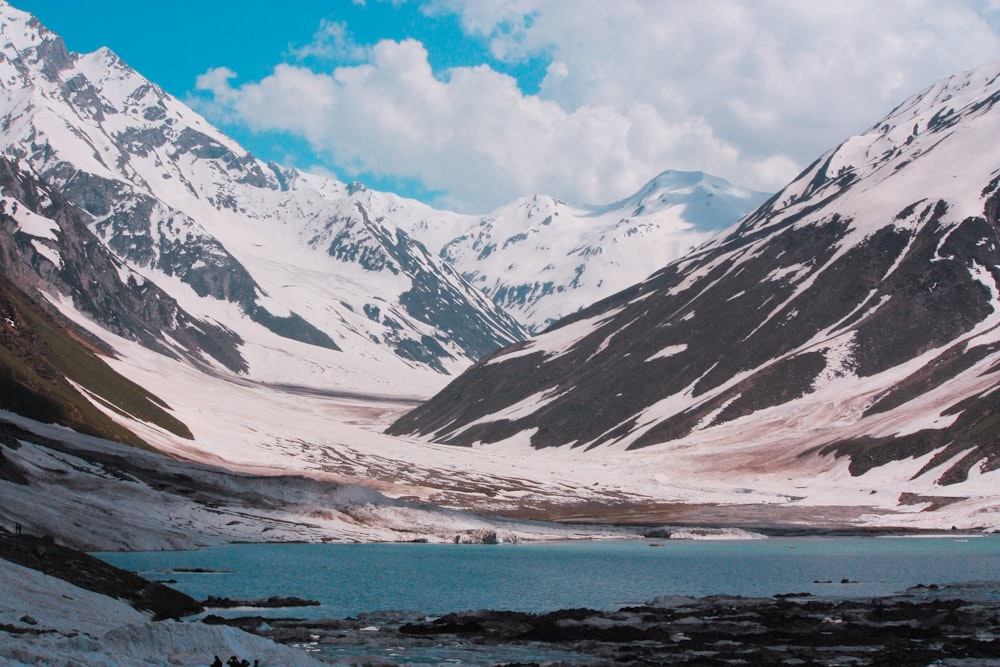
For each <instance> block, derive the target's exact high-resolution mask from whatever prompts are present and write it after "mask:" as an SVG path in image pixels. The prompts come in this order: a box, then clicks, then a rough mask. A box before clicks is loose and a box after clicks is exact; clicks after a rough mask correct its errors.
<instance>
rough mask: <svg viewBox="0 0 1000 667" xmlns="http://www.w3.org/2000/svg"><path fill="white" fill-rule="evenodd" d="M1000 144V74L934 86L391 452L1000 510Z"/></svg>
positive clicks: (574, 320)
mask: <svg viewBox="0 0 1000 667" xmlns="http://www.w3.org/2000/svg"><path fill="white" fill-rule="evenodd" d="M997 128H1000V63H993V64H990V65H986V66H983V67H981V68H978V69H976V70H973V71H970V72H966V73H963V74H960V75H956V76H953V77H950V78H948V79H945V80H943V81H940V82H938V83H936V84H935V85H933V86H931V87H930V88H929V89H927V90H926V91H924V92H922V93H920V94H918V95H915V96H913V97H911V98H910V99H909V100H907V101H906V102H904V103H903V104H901V105H900V106H899V107H897V108H896V109H895V110H894V111H893V112H892V113H891V114H890V115H889V116H887V117H886V118H885V119H883V120H882V121H880V122H878V123H876V124H875V125H874V126H872V128H871V129H869V130H868V131H867V132H865V133H863V134H861V135H858V136H855V137H851V138H850V139H848V140H847V141H845V142H844V143H842V144H841V145H839V146H837V147H836V148H834V149H832V150H830V151H829V152H827V153H826V154H824V155H823V156H821V157H820V158H819V159H818V160H816V162H814V163H813V164H812V165H811V166H810V167H808V168H807V169H806V170H805V171H804V172H803V173H802V174H801V175H799V176H798V177H797V178H796V179H795V180H794V181H793V182H792V183H791V184H789V185H788V186H787V187H786V188H785V189H783V190H782V191H781V192H779V193H778V194H777V195H775V196H774V197H773V198H772V199H771V200H769V201H768V202H767V203H765V204H764V205H762V206H761V207H760V208H758V209H757V210H756V211H755V212H753V213H752V214H750V215H749V216H747V217H746V218H744V219H743V220H742V221H741V222H740V223H739V224H737V225H734V226H733V227H731V228H730V229H728V230H727V231H725V232H724V233H722V234H721V235H719V236H716V237H715V238H713V239H712V240H710V241H708V242H707V243H706V244H704V245H702V246H701V247H699V248H698V249H697V250H696V251H695V252H693V253H690V254H688V255H686V256H684V257H683V258H681V259H679V260H677V261H674V262H672V263H670V264H668V265H667V266H666V267H665V268H663V269H662V270H661V271H659V272H658V273H656V274H655V275H653V276H652V277H650V278H649V279H648V280H646V281H644V282H643V283H641V284H638V285H636V286H634V287H632V288H630V289H627V290H625V291H623V292H620V293H618V294H616V295H614V296H612V297H610V298H608V299H606V300H604V301H603V302H601V303H598V304H596V305H594V306H593V307H591V308H588V309H586V310H584V311H583V312H582V313H579V314H577V315H575V316H573V317H570V318H567V319H564V320H562V321H561V322H559V323H558V324H557V325H556V326H555V327H554V328H553V329H551V330H550V331H548V332H546V333H545V334H542V335H540V336H537V337H535V338H533V339H531V340H529V341H527V342H524V343H519V344H517V345H515V346H512V347H510V348H507V349H506V350H503V351H501V352H499V353H497V354H494V355H493V356H491V357H489V358H488V359H485V360H483V361H481V362H479V363H478V364H477V365H476V366H474V367H473V368H472V369H470V370H469V371H467V372H466V373H465V374H463V375H462V376H460V377H459V378H458V379H456V380H455V381H454V382H453V383H452V384H451V385H450V386H449V387H447V388H446V389H445V390H444V391H442V392H441V393H440V394H439V395H438V396H437V397H435V398H434V399H432V400H431V401H429V402H427V403H425V404H423V405H422V406H420V407H419V408H417V409H416V410H414V411H413V412H411V413H410V414H409V415H407V416H406V417H404V418H403V419H401V420H400V421H398V422H397V423H396V424H395V425H394V426H393V428H392V429H391V432H392V433H396V434H404V433H405V434H419V435H422V436H424V437H428V438H432V439H434V440H436V441H439V442H448V443H456V444H472V443H478V444H481V445H483V446H487V445H488V444H489V443H500V442H503V443H504V444H503V445H502V446H503V447H517V446H518V445H522V446H523V445H527V444H530V445H531V446H533V447H535V448H544V447H552V446H560V445H563V446H565V445H570V446H573V447H579V448H596V449H598V450H600V451H604V450H606V449H608V448H612V449H616V450H621V449H628V450H633V452H632V455H638V454H639V453H640V452H636V451H634V450H640V449H641V450H642V455H643V457H644V458H643V459H642V460H643V461H644V464H643V465H645V466H647V467H648V468H649V469H650V471H651V472H650V474H654V475H656V480H657V482H658V483H662V484H666V485H669V484H671V483H675V484H676V483H680V482H681V480H682V478H683V483H684V484H685V485H687V486H690V485H698V484H701V483H702V482H704V483H705V484H714V485H723V486H725V485H726V484H730V485H732V486H733V487H735V486H740V485H741V483H738V482H737V481H736V480H741V482H742V483H751V484H763V483H764V482H763V481H762V480H765V479H767V480H771V482H769V483H771V488H774V486H775V485H780V484H781V483H782V482H781V480H785V481H784V484H785V486H786V488H788V494H789V497H790V498H791V497H808V496H809V495H810V493H814V492H815V490H816V488H817V486H818V485H822V484H827V483H830V484H833V483H835V482H834V480H840V481H838V482H836V485H837V493H838V494H839V495H838V500H837V502H838V503H843V502H845V499H846V498H847V497H848V496H850V494H851V493H852V491H851V489H856V490H859V491H858V493H859V494H867V493H869V491H870V492H871V493H872V494H875V493H881V492H889V493H890V494H895V495H893V496H892V498H890V499H889V500H890V504H892V503H894V502H895V501H896V499H897V498H898V499H899V502H902V503H906V502H909V503H911V504H912V503H921V502H925V501H924V500H921V499H922V498H924V496H925V495H927V497H928V498H930V497H933V496H940V495H945V496H949V497H953V498H954V501H958V500H960V499H962V498H971V497H974V496H976V495H979V494H987V495H992V496H993V497H994V498H995V492H996V488H997V487H996V483H997V475H998V474H1000V473H998V472H997V470H998V468H1000V449H998V445H997V439H996V437H995V431H996V426H997V417H996V415H997V414H1000V410H998V407H1000V406H998V405H997V402H998V401H1000V398H998V397H1000V392H998V391H997V389H998V388H1000V376H998V375H997V373H996V370H997V368H1000V231H998V230H1000V154H998V153H997V152H996V151H994V150H990V147H992V146H995V145H996V142H997ZM497 388H502V391H499V390H497ZM496 446H501V445H496ZM594 455H595V456H599V453H598V452H595V453H594ZM653 471H655V472H653ZM848 473H849V474H848ZM851 476H855V477H858V479H857V480H856V481H848V482H844V481H843V480H844V479H850V477H851ZM695 480H702V482H698V481H695ZM706 480H709V481H706ZM824 480H826V481H824ZM991 485H992V486H991ZM792 487H794V490H793V489H792ZM942 487H944V488H942ZM873 489H874V490H873ZM987 489H991V490H990V491H988V492H987ZM901 493H902V494H903V495H900V494H901ZM855 500H856V502H858V503H860V504H863V502H864V501H863V499H861V498H860V496H859V497H858V498H857V499H855ZM810 502H813V503H815V502H818V501H816V500H815V499H814V500H811V501H810ZM872 502H875V503H877V504H881V505H883V506H884V503H885V498H883V497H879V498H874V499H872ZM926 502H928V503H929V502H932V500H930V499H928V500H926ZM970 520H973V519H970Z"/></svg>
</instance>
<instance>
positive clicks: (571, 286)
mask: <svg viewBox="0 0 1000 667" xmlns="http://www.w3.org/2000/svg"><path fill="white" fill-rule="evenodd" d="M767 197H768V195H766V194H764V193H761V192H755V191H753V190H747V189H745V188H740V187H737V186H735V185H732V184H731V183H728V182H726V181H724V180H722V179H720V178H717V177H714V176H709V175H707V174H703V173H701V172H678V171H666V172H663V173H662V174H660V175H659V176H657V177H656V178H654V179H653V180H651V181H650V182H649V183H647V184H646V185H645V186H644V187H643V188H642V189H640V190H639V192H637V193H635V194H634V195H632V196H631V197H628V198H626V199H623V200H621V201H619V202H615V203H613V204H609V205H606V206H571V205H569V204H567V203H565V202H562V201H559V200H558V199H554V198H552V197H547V196H543V195H535V196H533V197H526V198H523V199H521V200H518V201H516V202H513V203H511V204H508V205H507V206H504V207H501V208H499V209H497V210H496V211H493V212H492V213H490V214H489V215H487V216H484V217H482V218H479V219H476V220H470V219H467V218H457V217H456V218H444V217H438V218H434V219H428V218H424V219H421V220H419V221H417V224H418V227H415V228H410V229H409V231H410V233H411V234H413V235H414V236H416V237H417V238H420V239H421V240H422V241H423V242H424V243H426V244H427V245H428V246H429V247H431V248H432V249H436V250H437V251H438V252H439V254H440V255H441V257H443V258H444V259H446V260H447V261H448V262H449V263H451V264H452V265H453V266H454V267H455V268H457V269H458V270H459V271H460V272H461V273H462V275H463V276H464V277H465V278H466V279H468V280H469V281H470V282H471V283H472V284H473V285H475V286H476V287H479V288H480V289H481V290H482V291H483V292H485V293H486V294H487V295H488V296H489V297H490V298H491V299H493V301H494V303H496V304H497V305H499V306H502V307H504V308H505V309H506V310H507V311H508V312H509V313H511V314H512V315H514V317H516V318H517V319H518V321H519V322H521V324H523V325H525V326H527V327H528V328H529V329H530V330H532V331H534V332H539V331H541V330H542V329H544V328H545V327H546V326H548V325H549V324H551V323H552V322H554V321H556V320H557V319H559V318H561V317H564V316H567V315H571V314H573V313H575V312H576V311H578V310H580V309H582V308H585V307H586V306H589V305H590V304H592V303H594V302H595V301H599V300H600V299H603V298H604V297H606V296H610V295H611V294H614V293H615V292H618V291H620V290H622V289H625V288H626V287H628V286H630V285H633V284H635V283H637V282H639V281H640V280H643V279H645V278H646V277H648V276H649V275H650V274H651V273H653V272H654V271H656V270H657V269H659V268H661V267H662V266H663V265H664V264H666V263H667V262H669V261H671V260H674V259H677V258H678V257H680V256H681V255H683V254H685V253H686V252H688V251H690V250H691V249H692V248H693V247H695V246H697V245H700V244H701V243H703V242H705V241H707V240H708V239H709V238H711V237H712V236H713V235H714V234H716V233H717V232H718V231H720V230H721V229H724V228H725V227H728V226H729V225H731V224H732V223H734V222H736V221H737V220H739V219H740V218H742V217H743V216H744V215H746V214H747V213H749V212H750V211H752V210H753V209H755V208H756V207H757V206H758V205H759V204H761V203H762V202H763V201H764V200H765V199H767Z"/></svg>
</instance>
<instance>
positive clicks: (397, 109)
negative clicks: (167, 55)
mask: <svg viewBox="0 0 1000 667" xmlns="http://www.w3.org/2000/svg"><path fill="white" fill-rule="evenodd" d="M424 11H425V13H427V14H428V15H429V16H431V17H441V16H457V17H458V18H459V19H460V22H461V26H462V29H463V30H465V31H466V38H468V39H472V40H480V41H481V42H485V43H486V44H487V45H488V48H489V51H490V52H491V53H492V54H493V56H494V58H496V59H497V60H496V62H495V63H494V64H496V63H516V62H526V61H532V62H536V63H537V65H538V66H539V67H544V68H545V75H544V77H543V78H542V79H541V82H540V84H538V86H537V90H534V89H532V87H531V86H530V85H526V84H524V83H523V82H520V81H519V80H517V79H515V78H514V77H512V76H509V75H507V74H503V73H500V72H499V71H498V70H497V68H496V67H494V66H493V64H490V63H486V62H483V63H481V64H478V65H472V66H459V67H450V68H447V69H444V70H436V69H434V67H432V65H431V62H430V60H429V58H428V51H427V48H426V46H425V45H424V44H423V43H421V42H419V41H416V40H414V39H403V40H398V41H393V40H382V41H378V42H377V43H375V44H373V45H370V48H367V47H366V45H360V44H357V43H356V42H355V41H354V40H353V38H352V36H351V34H350V26H345V25H344V24H343V23H336V22H331V21H327V22H326V23H324V25H323V26H321V27H320V28H321V29H320V30H318V32H317V36H316V41H315V42H314V43H313V44H312V45H307V46H303V47H299V48H297V49H294V50H293V55H297V56H298V58H294V59H293V60H292V61H290V62H288V63H284V64H279V65H277V66H276V67H275V68H274V70H273V71H272V72H271V74H269V75H268V76H266V77H264V78H262V79H260V80H255V81H239V80H237V79H236V78H235V75H236V74H237V73H236V72H234V71H232V70H231V69H225V68H216V69H212V70H209V71H207V72H206V73H205V74H204V75H203V76H202V77H201V78H200V79H199V83H198V86H199V90H200V94H201V95H202V96H203V99H202V107H201V108H202V110H203V111H205V112H206V113H209V114H210V115H213V116H214V117H216V118H227V119H228V120H229V121H231V122H237V123H242V124H244V125H246V126H247V127H249V128H251V129H252V130H255V131H261V132H264V131H279V132H283V133H288V134H291V135H294V136H299V137H302V138H304V139H306V140H307V141H308V142H309V143H310V144H311V145H312V146H313V148H314V149H316V150H317V151H318V152H319V153H321V154H326V155H329V156H330V157H331V159H332V161H333V162H334V163H335V164H337V165H338V167H339V168H341V169H343V170H345V171H347V172H354V173H369V174H374V175H378V176H382V177H389V178H396V179H400V180H407V181H413V182H417V183H420V184H421V185H422V186H423V187H424V188H425V189H426V190H427V191H429V192H431V193H435V194H436V195H437V201H436V203H438V204H446V205H449V206H453V207H457V208H461V209H464V210H467V211H470V210H472V211H477V212H482V211H486V210H489V209H491V208H494V207H496V206H498V205H499V204H501V203H504V202H506V201H510V200H511V199H513V198H515V197H517V196H521V195H524V194H526V193H533V192H548V193H550V194H553V195H554V196H557V197H560V198H562V199H566V200H569V201H577V202H595V201H612V200H615V199H617V198H620V197H623V196H625V195H627V194H628V193H630V192H634V191H635V190H636V189H637V188H638V187H640V186H641V185H642V184H643V183H644V182H645V181H646V180H648V179H649V177H650V176H651V175H653V174H656V173H658V172H659V171H660V170H662V168H663V165H671V166H672V167H674V168H678V169H691V170H703V171H708V172H711V173H716V174H719V175H720V176H723V177H726V178H729V179H731V180H735V181H739V182H742V183H746V184H747V185H748V186H750V187H755V188H758V189H762V190H772V189H775V188H777V187H779V186H781V185H783V184H784V183H785V182H787V180H788V179H790V178H791V177H793V176H794V175H795V173H796V172H797V171H798V170H799V169H800V168H801V167H803V166H804V165H805V163H806V161H807V160H808V159H809V158H810V157H811V156H813V155H815V154H816V153H818V152H820V151H821V150H822V149H823V148H824V147H825V146H827V145H829V144H830V143H832V142H833V141H835V140H836V139H837V138H839V137H841V136H844V135H846V134H849V133H851V132H856V131H858V130H859V129H861V128H862V127H864V125H865V123H866V122H867V120H868V119H870V118H872V117H875V116H877V115H879V114H882V113H885V112H887V111H888V110H889V108H890V107H891V104H892V102H893V101H894V100H897V99H899V98H900V97H901V96H902V95H904V94H905V93H906V92H908V91H910V90H913V89H915V88H918V87H920V86H923V85H926V84H927V83H929V82H930V80H932V79H933V78H934V77H937V76H943V75H944V74H946V73H948V72H951V71H955V70H958V69H962V68H965V67H969V66H972V65H975V64H978V63H980V62H983V61H986V60H991V59H994V58H996V57H998V56H1000V38H998V35H997V32H996V29H995V25H996V21H997V20H998V19H997V17H998V15H1000V13H998V10H997V9H996V8H989V7H987V8H983V7H981V6H979V5H977V4H975V3H970V2H962V3H958V2H956V3H933V2H917V3H902V2H885V3H879V4H878V5H871V4H861V3H855V2H847V3H839V4H837V5H836V6H833V7H829V6H824V7H817V6H814V5H810V4H803V3H796V4H792V5H789V4H787V3H777V2H759V3H752V4H748V3H738V2H715V3H710V4H707V5H703V6H692V5H691V4H690V3H684V4H683V5H681V4H679V3H676V2H648V3H647V2H632V3H624V4H623V3H616V4H608V3H603V2H589V3H588V2H579V3H572V4H569V3H565V4H561V3H541V2H536V1H533V0H524V1H523V2H519V3H514V4H511V3H491V2H475V3H468V2H461V1H459V0H437V1H435V2H430V3H427V4H426V5H425V7H424ZM991 22H993V24H994V25H993V27H991ZM304 54H309V55H313V56H315V55H317V54H324V55H327V56H329V58H330V59H328V60H326V63H327V64H328V65H330V66H329V67H327V68H326V69H319V68H315V67H307V66H306V61H305V60H303V59H302V57H303V55H304ZM366 54H367V55H366ZM338 57H339V60H338ZM359 58H361V59H362V60H361V62H360V63H359V62H358V59H359ZM331 63H332V64H331ZM338 65H339V66H338ZM862 91H863V92H862ZM498 137H503V140H500V139H498Z"/></svg>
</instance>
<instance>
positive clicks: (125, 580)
mask: <svg viewBox="0 0 1000 667" xmlns="http://www.w3.org/2000/svg"><path fill="white" fill-rule="evenodd" d="M0 558H4V559H5V560H9V561H11V562H14V563H17V564H18V565H23V566H24V567H30V568H32V569H34V570H38V571H40V572H44V573H45V574H48V575H50V576H53V577H57V578H59V579H62V580H64V581H68V582H69V583H71V584H73V585H74V586H79V587H80V588H84V589H86V590H88V591H93V592H95V593H101V594H102V595H107V596H109V597H113V598H118V599H121V600H124V601H126V602H128V603H129V604H130V605H132V606H133V607H135V608H136V609H138V610H140V611H148V612H150V613H152V615H153V618H154V620H163V619H167V618H180V617H182V616H188V615H191V614H196V613H198V612H200V611H201V610H202V606H201V605H200V604H199V603H198V602H197V601H196V600H194V599H193V598H191V597H189V596H187V595H185V594H183V593H181V592H179V591H176V590H174V589H172V588H169V587H168V586H164V585H163V584H160V583H156V582H152V581H149V580H147V579H143V578H142V577H140V576H139V575H137V574H135V573H133V572H129V571H127V570H122V569H121V568H117V567H114V566H113V565H109V564H108V563H105V562H104V561H102V560H101V559H99V558H95V557H94V556H91V555H89V554H85V553H83V552H82V551H77V550H76V549H70V548H69V547H65V546H62V545H60V544H58V543H56V541H55V540H53V539H52V538H51V537H38V536H36V535H28V534H20V535H15V534H12V533H10V532H8V531H7V530H4V529H0Z"/></svg>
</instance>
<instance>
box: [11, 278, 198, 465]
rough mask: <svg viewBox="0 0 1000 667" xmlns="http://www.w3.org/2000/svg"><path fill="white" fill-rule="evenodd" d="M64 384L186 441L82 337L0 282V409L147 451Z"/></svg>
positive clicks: (158, 405) (158, 404)
mask: <svg viewBox="0 0 1000 667" xmlns="http://www.w3.org/2000/svg"><path fill="white" fill-rule="evenodd" d="M67 378H69V380H72V382H75V383H76V384H78V385H80V386H82V387H84V388H85V389H86V390H87V391H89V392H91V393H92V394H94V395H95V396H96V397H97V398H98V399H99V400H100V401H102V402H103V403H104V405H106V406H107V407H109V408H111V409H113V410H116V411H118V412H119V413H122V414H127V415H131V416H133V417H135V418H137V419H140V420H142V421H146V422H150V423H152V424H156V425H158V426H160V427H162V428H164V429H166V430H167V431H170V432H171V433H174V434H175V435H178V436H181V437H184V438H189V439H190V438H192V437H193V436H192V434H191V431H190V430H189V429H188V428H187V426H185V425H184V424H183V423H182V422H180V421H179V420H178V419H177V418H175V417H174V416H173V415H171V414H170V413H169V412H168V411H167V409H168V407H167V405H166V404H165V403H164V402H163V401H162V400H160V399H159V398H157V397H156V396H154V395H153V394H151V393H150V392H148V391H146V390H145V389H143V388H142V387H140V386H139V385H137V384H135V383H134V382H132V381H131V380H128V379H126V378H124V377H122V376H121V375H119V374H118V373H116V372H115V371H114V370H112V369H111V368H110V367H109V366H108V365H107V364H106V363H105V362H104V361H103V360H101V358H100V357H99V356H98V355H97V354H96V353H95V352H94V349H93V348H92V347H91V346H90V345H89V344H88V343H87V342H86V341H85V340H84V338H83V337H81V336H79V335H78V334H76V333H75V332H73V331H72V330H71V329H70V328H69V327H68V326H66V325H64V324H62V323H60V322H59V321H58V320H57V319H56V318H54V317H53V316H52V315H50V314H49V313H48V312H46V311H45V310H43V309H42V308H41V307H39V306H38V305H37V304H35V303H34V302H33V301H32V300H31V299H30V298H28V296H27V295H26V294H24V292H22V291H21V290H20V289H18V288H17V287H15V286H14V285H13V284H12V283H10V281H8V280H7V279H6V278H5V277H3V276H0V408H4V409H7V410H10V411H11V412H16V413H17V414H20V415H24V416H25V417H30V418H32V419H36V420H38V421H42V422H46V423H58V424H62V425H64V426H68V427H70V428H72V429H74V430H77V431H79V432H81V433H86V434H88V435H94V436H98V437H102V438H106V439H109V440H116V441H118V442H124V443H128V444H131V445H135V446H138V447H143V448H149V446H148V444H147V443H146V442H144V441H143V440H142V439H141V438H140V437H138V436H137V435H135V434H134V433H132V432H131V431H129V430H128V429H126V428H124V427H123V426H121V425H119V424H118V423H116V422H115V421H114V420H113V419H111V418H110V417H108V416H107V415H106V414H104V413H103V412H101V410H99V409H97V408H96V407H95V406H94V405H93V404H92V403H91V402H90V401H89V400H88V399H87V398H86V397H85V396H84V395H83V394H81V393H80V392H79V391H78V390H77V389H76V387H74V386H73V384H71V383H70V382H69V381H67Z"/></svg>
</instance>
